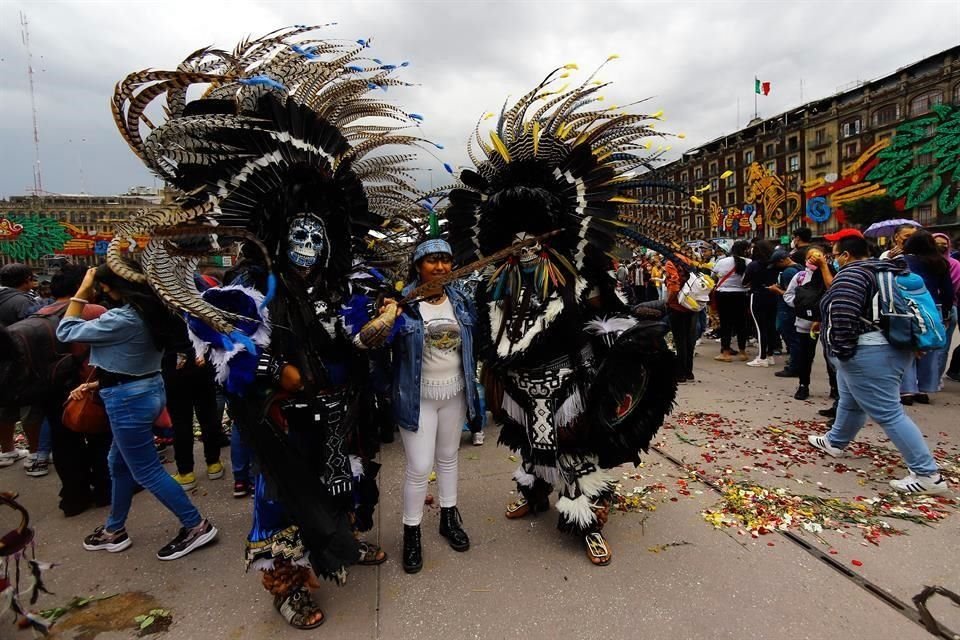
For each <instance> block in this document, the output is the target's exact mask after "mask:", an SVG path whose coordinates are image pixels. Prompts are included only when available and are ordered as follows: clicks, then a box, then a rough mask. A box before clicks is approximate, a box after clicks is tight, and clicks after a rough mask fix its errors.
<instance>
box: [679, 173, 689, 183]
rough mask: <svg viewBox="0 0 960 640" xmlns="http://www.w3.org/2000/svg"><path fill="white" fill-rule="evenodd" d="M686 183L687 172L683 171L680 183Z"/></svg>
mask: <svg viewBox="0 0 960 640" xmlns="http://www.w3.org/2000/svg"><path fill="white" fill-rule="evenodd" d="M686 181H687V172H686V171H683V172H682V173H681V174H680V182H686Z"/></svg>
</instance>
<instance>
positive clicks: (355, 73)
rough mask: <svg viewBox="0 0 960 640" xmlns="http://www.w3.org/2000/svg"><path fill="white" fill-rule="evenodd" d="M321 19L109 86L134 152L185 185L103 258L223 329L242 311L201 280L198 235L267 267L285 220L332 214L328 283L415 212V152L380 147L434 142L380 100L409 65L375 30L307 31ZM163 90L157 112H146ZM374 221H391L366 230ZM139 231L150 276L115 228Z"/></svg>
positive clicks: (281, 251)
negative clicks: (238, 247) (252, 252)
mask: <svg viewBox="0 0 960 640" xmlns="http://www.w3.org/2000/svg"><path fill="white" fill-rule="evenodd" d="M317 28H318V27H305V26H298V27H293V28H287V29H282V30H279V31H275V32H272V33H270V34H267V35H265V36H263V37H261V38H257V39H255V40H250V39H247V40H244V41H242V42H241V43H240V44H238V45H237V47H236V48H235V49H234V50H233V51H232V52H227V51H222V50H219V49H212V48H205V49H200V50H199V51H196V52H194V53H192V54H191V55H190V56H188V57H187V59H186V60H184V61H183V62H182V63H181V64H180V65H179V66H178V67H177V69H176V70H173V71H155V70H147V71H141V72H138V73H133V74H131V75H129V76H127V78H126V79H124V80H123V81H121V82H120V83H119V84H117V87H116V91H115V93H114V98H113V113H114V118H115V119H116V122H117V126H118V127H119V129H120V132H121V134H122V135H123V137H124V139H125V140H126V141H127V143H128V144H129V145H130V147H131V149H133V151H134V153H136V154H137V155H138V156H139V157H140V158H141V160H143V162H144V163H145V164H146V165H147V166H148V167H149V168H150V169H151V170H153V171H154V172H155V173H156V174H157V175H159V176H160V177H161V178H163V179H164V180H165V181H167V182H169V183H171V184H173V185H175V186H176V187H177V188H179V189H180V190H181V191H183V192H184V193H185V194H186V195H185V197H184V198H183V199H181V200H180V201H179V202H177V203H176V204H175V205H172V206H168V207H164V208H161V209H157V210H153V211H149V212H147V213H145V214H143V215H141V216H140V217H138V218H135V219H134V220H132V221H130V222H129V223H124V224H122V225H118V228H117V233H116V238H117V239H118V240H117V241H114V242H113V243H112V244H111V246H110V249H109V250H108V253H107V261H108V264H109V265H110V267H111V268H112V269H114V270H115V271H117V272H118V273H119V274H120V275H122V276H123V277H126V278H129V279H131V280H139V281H142V280H144V279H146V280H147V281H148V282H149V283H150V284H151V286H153V288H154V289H155V290H156V291H157V293H158V295H160V297H161V298H163V300H164V301H165V302H166V303H167V304H168V305H170V306H171V307H174V308H176V309H179V310H181V311H184V312H186V313H187V314H189V315H191V316H193V317H194V318H199V319H200V320H202V321H203V322H205V323H206V324H208V325H210V326H211V327H212V328H214V329H216V330H217V331H218V332H221V333H223V334H225V335H226V334H230V333H231V332H233V331H235V329H236V327H237V325H238V323H239V322H241V321H242V318H240V317H238V316H236V315H235V314H232V313H230V312H228V311H226V310H223V309H219V308H217V307H215V306H213V305H211V304H210V303H209V302H207V301H205V300H204V299H203V298H201V296H200V294H199V292H198V291H197V289H196V287H195V286H194V284H193V277H192V276H193V272H194V269H195V267H196V264H197V257H196V254H197V253H198V251H197V246H196V245H197V243H198V242H199V243H200V245H201V248H202V249H205V250H208V249H209V248H210V247H211V246H212V247H213V248H217V245H218V243H219V242H222V241H223V240H228V241H233V240H245V241H249V242H251V243H252V244H253V245H255V246H256V247H258V248H259V251H260V252H261V253H262V254H263V256H264V258H265V261H266V263H267V267H268V268H272V263H277V262H280V263H281V264H280V265H278V266H283V264H284V263H286V261H287V252H286V246H287V245H286V243H287V236H286V234H287V230H288V228H289V226H290V221H291V219H292V218H294V217H295V216H302V215H304V214H309V216H315V217H317V218H320V219H321V220H322V222H323V225H324V232H325V234H326V238H324V240H325V242H324V243H323V247H324V251H325V252H326V253H324V255H323V260H324V264H325V265H326V266H327V269H326V271H327V280H328V282H329V283H331V284H336V283H337V282H342V281H343V280H344V279H345V278H346V276H347V275H348V274H349V273H351V271H353V270H354V269H355V268H356V264H355V256H356V255H359V254H361V253H362V254H363V255H364V256H367V257H371V256H374V255H375V254H376V252H377V245H378V243H389V241H390V238H391V237H406V236H408V235H409V234H406V236H405V235H404V232H403V230H404V229H405V228H407V227H408V226H409V225H408V221H409V220H410V216H411V215H413V216H416V215H418V214H417V213H416V212H417V211H419V206H418V205H417V201H418V200H419V199H420V197H421V195H422V194H420V193H419V192H418V191H417V190H416V189H415V187H414V186H413V176H412V174H411V171H412V170H413V167H412V166H410V165H411V162H412V161H413V160H414V159H415V157H416V156H415V154H413V153H409V152H407V153H401V154H392V155H391V154H386V153H384V149H385V148H387V147H389V146H392V145H401V146H411V145H419V144H432V143H429V142H428V141H426V140H424V139H423V138H421V137H418V136H416V135H411V134H410V133H408V132H407V131H405V129H409V128H410V127H416V126H417V125H418V124H419V122H420V120H422V117H421V116H419V115H418V114H415V113H407V112H405V111H403V110H402V109H400V108H399V107H397V106H395V105H393V104H390V103H389V102H386V101H385V99H384V98H383V97H382V94H383V93H384V92H386V91H387V90H388V89H389V88H390V87H395V86H406V83H404V82H402V81H401V80H398V79H396V78H394V77H393V74H394V72H395V71H396V70H397V69H398V68H399V67H404V66H406V65H407V63H406V62H404V63H400V64H398V65H392V64H386V63H384V62H382V61H381V60H378V59H376V58H370V57H367V55H366V52H367V50H368V46H369V42H368V41H366V40H357V41H340V40H319V39H311V38H309V36H308V35H307V34H310V33H312V32H313V31H314V30H315V29H317ZM197 85H205V88H204V91H203V93H202V96H201V97H200V98H199V99H196V100H192V101H188V99H187V93H188V90H189V89H191V88H192V87H194V86H197ZM161 97H165V99H166V104H165V107H164V111H163V116H164V118H163V121H162V122H158V120H157V119H156V117H155V116H150V117H148V116H147V111H148V110H149V108H150V106H151V105H153V104H154V103H155V102H157V101H159V100H158V99H159V98H161ZM144 127H145V128H146V129H148V130H149V133H148V135H146V137H144V135H143V133H142V129H143V128H144ZM434 146H439V145H434ZM411 212H413V213H412V214H411ZM375 229H381V231H382V232H380V233H376V232H374V233H373V234H370V232H371V230H375ZM137 234H147V235H149V236H150V237H151V239H150V241H149V243H148V245H147V247H146V249H145V251H144V253H143V258H142V262H143V266H144V272H145V276H144V275H141V274H136V273H132V272H131V273H128V271H129V269H125V268H124V265H123V263H122V261H121V259H120V258H121V256H120V242H119V239H122V238H129V237H132V236H134V235H137ZM268 298H269V293H268Z"/></svg>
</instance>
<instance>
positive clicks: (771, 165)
mask: <svg viewBox="0 0 960 640" xmlns="http://www.w3.org/2000/svg"><path fill="white" fill-rule="evenodd" d="M763 168H764V169H766V170H767V173H769V174H771V175H773V174H775V173H776V172H777V163H776V161H774V160H770V161H769V162H767V163H766V164H764V165H763Z"/></svg>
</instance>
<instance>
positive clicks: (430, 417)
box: [400, 393, 467, 527]
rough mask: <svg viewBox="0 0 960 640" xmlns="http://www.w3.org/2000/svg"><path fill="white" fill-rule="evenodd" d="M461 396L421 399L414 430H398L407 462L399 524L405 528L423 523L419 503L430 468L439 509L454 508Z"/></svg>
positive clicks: (464, 412)
mask: <svg viewBox="0 0 960 640" xmlns="http://www.w3.org/2000/svg"><path fill="white" fill-rule="evenodd" d="M465 396H466V394H465V393H458V394H457V395H455V396H453V397H452V398H447V399H445V400H431V399H429V398H423V397H421V398H420V423H419V425H417V430H416V431H409V430H407V429H401V430H400V439H401V440H403V453H404V456H405V457H406V460H407V464H406V468H405V469H404V481H403V524H405V525H407V526H411V527H413V526H418V525H419V524H420V522H421V521H422V520H423V501H424V499H425V498H426V497H427V482H428V479H429V476H430V470H431V469H434V467H436V471H437V489H438V493H439V494H440V506H441V507H443V508H449V507H455V506H457V479H458V477H457V454H458V452H459V450H460V425H462V424H463V420H464V418H465V417H466V415H467V403H466V398H465ZM434 461H436V465H434Z"/></svg>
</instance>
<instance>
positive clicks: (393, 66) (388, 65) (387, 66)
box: [381, 64, 397, 71]
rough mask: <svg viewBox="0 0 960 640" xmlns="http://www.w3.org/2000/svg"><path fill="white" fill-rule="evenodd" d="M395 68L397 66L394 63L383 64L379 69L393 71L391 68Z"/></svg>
mask: <svg viewBox="0 0 960 640" xmlns="http://www.w3.org/2000/svg"><path fill="white" fill-rule="evenodd" d="M396 68H397V65H395V64H385V65H383V66H381V69H383V70H385V71H393V70H394V69H396Z"/></svg>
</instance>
